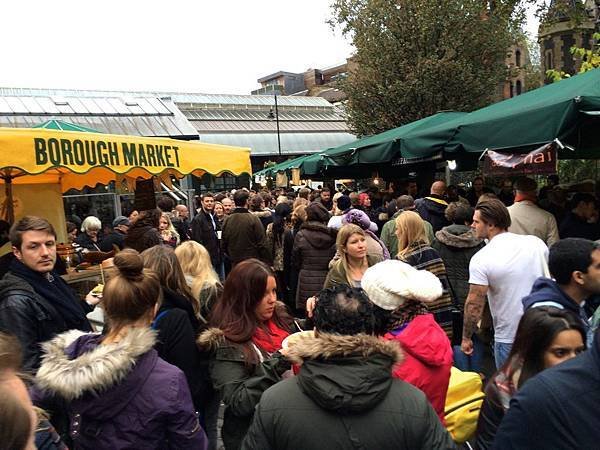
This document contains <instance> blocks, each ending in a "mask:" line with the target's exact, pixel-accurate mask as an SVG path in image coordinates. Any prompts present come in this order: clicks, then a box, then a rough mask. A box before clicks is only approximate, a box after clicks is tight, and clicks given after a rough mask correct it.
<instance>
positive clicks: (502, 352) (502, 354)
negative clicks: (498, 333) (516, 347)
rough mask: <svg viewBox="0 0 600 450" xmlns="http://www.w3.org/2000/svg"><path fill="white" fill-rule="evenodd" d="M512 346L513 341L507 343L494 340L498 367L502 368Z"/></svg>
mask: <svg viewBox="0 0 600 450" xmlns="http://www.w3.org/2000/svg"><path fill="white" fill-rule="evenodd" d="M511 348H512V342H511V343H510V344H506V343H504V342H494V359H495V360H496V369H500V367H502V364H504V362H505V361H506V359H507V358H508V354H509V353H510V349H511Z"/></svg>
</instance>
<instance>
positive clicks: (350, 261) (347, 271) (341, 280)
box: [324, 224, 383, 288]
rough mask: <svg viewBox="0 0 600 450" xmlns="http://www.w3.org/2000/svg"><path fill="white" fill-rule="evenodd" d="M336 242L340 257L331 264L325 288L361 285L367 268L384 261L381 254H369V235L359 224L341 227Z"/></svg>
mask: <svg viewBox="0 0 600 450" xmlns="http://www.w3.org/2000/svg"><path fill="white" fill-rule="evenodd" d="M335 244H336V248H337V252H338V254H339V255H340V258H339V259H338V260H336V261H335V262H334V263H333V264H332V265H331V268H330V269H329V273H328V274H327V278H326V279H325V285H324V288H332V287H335V286H339V285H344V284H345V285H348V286H350V287H360V284H361V280H362V277H363V275H364V273H365V272H366V270H367V269H368V268H369V267H371V266H374V265H375V264H377V263H378V262H381V261H383V258H382V257H381V256H379V255H376V254H368V252H367V235H366V233H365V231H364V230H363V229H362V228H361V227H359V226H358V225H354V224H348V225H344V226H343V227H342V228H340V230H339V231H338V234H337V239H336V242H335Z"/></svg>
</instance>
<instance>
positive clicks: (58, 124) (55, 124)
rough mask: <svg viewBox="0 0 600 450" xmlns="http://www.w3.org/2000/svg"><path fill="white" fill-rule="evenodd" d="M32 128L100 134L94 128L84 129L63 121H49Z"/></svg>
mask: <svg viewBox="0 0 600 450" xmlns="http://www.w3.org/2000/svg"><path fill="white" fill-rule="evenodd" d="M32 128H45V129H47V130H63V131H82V132H84V133H100V131H98V130H94V129H92V128H87V127H83V126H81V125H76V124H74V123H69V122H65V121H63V120H57V119H52V120H47V121H45V122H43V123H40V124H39V125H35V126H33V127H32Z"/></svg>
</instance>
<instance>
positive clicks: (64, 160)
mask: <svg viewBox="0 0 600 450" xmlns="http://www.w3.org/2000/svg"><path fill="white" fill-rule="evenodd" d="M206 172H208V173H210V174H213V175H219V174H221V173H223V172H229V173H231V174H232V175H240V174H242V173H248V174H250V173H251V172H252V169H251V166H250V149H247V148H242V147H229V146H225V145H216V144H203V143H199V142H190V141H178V140H174V139H167V138H145V137H138V136H121V135H115V134H98V133H85V132H75V131H58V130H47V129H39V128H33V129H30V128H0V177H1V178H2V179H3V180H6V179H9V178H10V179H11V180H12V182H13V183H18V184H37V183H59V184H60V185H61V188H62V191H63V192H65V191H67V190H69V189H81V188H83V187H84V186H95V185H96V184H98V183H101V184H108V183H109V182H110V181H113V180H119V181H122V182H127V184H129V185H130V186H133V183H132V182H133V181H135V179H137V178H149V177H151V176H158V177H160V178H161V179H162V180H163V181H164V182H166V183H168V184H170V179H171V177H172V176H175V177H177V178H181V177H182V176H184V175H188V174H194V175H198V176H201V175H203V174H204V173H206Z"/></svg>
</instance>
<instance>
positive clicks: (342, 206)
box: [337, 195, 351, 211]
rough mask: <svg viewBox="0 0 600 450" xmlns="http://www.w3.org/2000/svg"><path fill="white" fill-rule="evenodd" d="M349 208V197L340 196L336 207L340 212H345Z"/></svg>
mask: <svg viewBox="0 0 600 450" xmlns="http://www.w3.org/2000/svg"><path fill="white" fill-rule="evenodd" d="M350 206H351V203H350V197H348V196H347V195H342V196H341V197H340V198H338V199H337V207H338V209H339V210H340V211H346V210H347V209H348V208H350Z"/></svg>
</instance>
